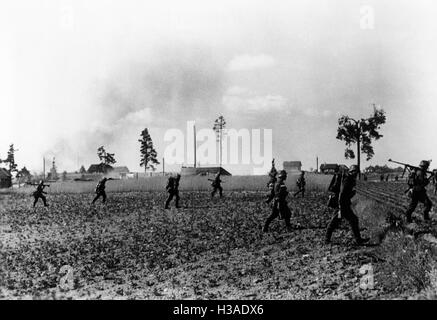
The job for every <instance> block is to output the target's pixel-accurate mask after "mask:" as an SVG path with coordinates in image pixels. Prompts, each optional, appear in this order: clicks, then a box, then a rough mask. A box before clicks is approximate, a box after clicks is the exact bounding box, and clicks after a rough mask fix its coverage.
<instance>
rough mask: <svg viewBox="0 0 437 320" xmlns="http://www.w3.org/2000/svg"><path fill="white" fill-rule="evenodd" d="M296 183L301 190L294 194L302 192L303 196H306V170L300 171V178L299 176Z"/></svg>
mask: <svg viewBox="0 0 437 320" xmlns="http://www.w3.org/2000/svg"><path fill="white" fill-rule="evenodd" d="M296 185H297V187H298V189H299V190H298V191H297V192H296V193H295V194H294V196H297V195H298V194H299V193H301V194H302V198H303V197H304V196H305V185H306V181H305V171H302V172H301V173H300V176H299V178H297V181H296Z"/></svg>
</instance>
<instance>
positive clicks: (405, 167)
mask: <svg viewBox="0 0 437 320" xmlns="http://www.w3.org/2000/svg"><path fill="white" fill-rule="evenodd" d="M388 161H389V162H393V163H397V164H400V165H402V166H404V172H403V173H402V178H403V177H404V175H405V171H406V170H407V169H408V170H410V171H411V170H423V169H422V168H420V167H416V166H413V165H411V164H408V163H403V162H399V161H394V160H392V159H388ZM430 162H431V160H430ZM426 173H428V174H431V177H430V178H432V177H433V176H434V175H435V174H436V172H435V171H428V170H427V171H426Z"/></svg>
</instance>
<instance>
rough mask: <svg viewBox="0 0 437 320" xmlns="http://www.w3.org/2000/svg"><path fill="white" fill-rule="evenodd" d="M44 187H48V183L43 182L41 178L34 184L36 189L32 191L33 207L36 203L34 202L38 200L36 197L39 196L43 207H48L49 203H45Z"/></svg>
mask: <svg viewBox="0 0 437 320" xmlns="http://www.w3.org/2000/svg"><path fill="white" fill-rule="evenodd" d="M45 187H50V185H48V184H44V181H43V180H41V181H40V182H39V183H38V184H37V186H36V190H35V192H34V193H33V197H34V199H35V200H34V202H33V207H35V205H36V203H37V202H38V199H39V198H41V200H42V202H43V203H44V206H45V207H48V206H49V205H48V204H47V199H46V197H45V196H44V195H45V194H47V193H46V192H45V191H44V188H45Z"/></svg>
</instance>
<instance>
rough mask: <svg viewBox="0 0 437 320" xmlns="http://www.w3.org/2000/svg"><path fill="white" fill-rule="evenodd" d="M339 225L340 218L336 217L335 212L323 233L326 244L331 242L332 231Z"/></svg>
mask: <svg viewBox="0 0 437 320" xmlns="http://www.w3.org/2000/svg"><path fill="white" fill-rule="evenodd" d="M339 225H340V218H338V217H337V214H335V216H334V217H333V218H332V219H331V221H330V222H329V225H328V228H327V229H326V234H325V243H326V244H330V243H331V237H332V234H333V233H334V231H335V229H337V228H338V226H339Z"/></svg>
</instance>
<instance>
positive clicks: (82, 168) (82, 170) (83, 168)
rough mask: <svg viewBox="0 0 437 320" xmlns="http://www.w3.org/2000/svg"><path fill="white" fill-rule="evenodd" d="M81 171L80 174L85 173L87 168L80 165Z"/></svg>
mask: <svg viewBox="0 0 437 320" xmlns="http://www.w3.org/2000/svg"><path fill="white" fill-rule="evenodd" d="M79 173H80V174H85V173H86V169H85V167H84V166H83V165H82V166H81V167H80V169H79Z"/></svg>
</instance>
